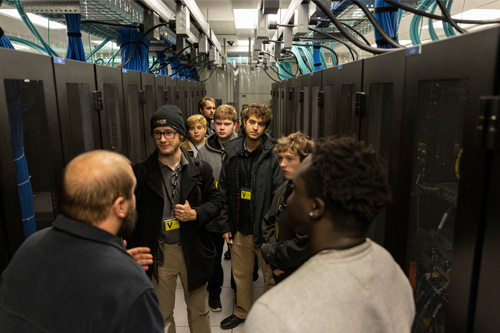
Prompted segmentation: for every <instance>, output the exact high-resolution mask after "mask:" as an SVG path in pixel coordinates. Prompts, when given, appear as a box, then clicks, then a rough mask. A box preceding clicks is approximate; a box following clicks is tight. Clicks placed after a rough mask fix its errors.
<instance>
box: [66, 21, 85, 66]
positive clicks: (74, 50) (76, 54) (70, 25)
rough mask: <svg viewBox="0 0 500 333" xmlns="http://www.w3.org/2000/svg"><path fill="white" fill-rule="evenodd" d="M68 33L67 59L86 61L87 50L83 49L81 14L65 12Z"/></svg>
mask: <svg viewBox="0 0 500 333" xmlns="http://www.w3.org/2000/svg"><path fill="white" fill-rule="evenodd" d="M64 16H65V18H66V27H67V31H68V32H67V35H68V48H67V51H66V59H73V60H78V61H83V62H85V51H84V50H83V43H82V33H81V30H80V24H81V20H82V15H81V14H65V15H64Z"/></svg>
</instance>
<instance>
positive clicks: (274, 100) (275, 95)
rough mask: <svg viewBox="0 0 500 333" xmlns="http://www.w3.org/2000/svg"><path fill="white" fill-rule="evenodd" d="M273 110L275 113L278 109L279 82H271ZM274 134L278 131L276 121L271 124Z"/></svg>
mask: <svg viewBox="0 0 500 333" xmlns="http://www.w3.org/2000/svg"><path fill="white" fill-rule="evenodd" d="M271 110H272V111H273V114H275V113H276V110H278V83H277V82H274V83H272V84H271ZM271 128H272V132H273V135H274V134H275V133H277V132H278V125H277V124H276V122H275V121H273V122H272V125H271Z"/></svg>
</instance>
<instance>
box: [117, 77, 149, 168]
mask: <svg viewBox="0 0 500 333" xmlns="http://www.w3.org/2000/svg"><path fill="white" fill-rule="evenodd" d="M122 77H123V90H124V102H125V123H126V136H127V145H128V147H129V149H128V152H129V153H128V158H129V159H130V161H132V164H135V163H138V162H140V161H142V160H143V159H145V158H146V145H145V136H144V112H143V105H144V103H145V99H146V95H145V93H143V91H142V90H141V72H136V71H132V70H123V71H122Z"/></svg>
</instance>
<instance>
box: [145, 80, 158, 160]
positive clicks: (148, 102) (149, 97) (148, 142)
mask: <svg viewBox="0 0 500 333" xmlns="http://www.w3.org/2000/svg"><path fill="white" fill-rule="evenodd" d="M156 79H157V77H156V75H154V74H150V73H143V72H141V98H142V109H143V126H142V132H143V137H144V139H143V140H144V141H143V142H144V145H145V155H144V157H147V156H149V154H151V153H152V152H153V151H154V149H155V145H154V141H153V138H152V137H151V136H150V135H149V133H150V132H151V129H150V126H149V122H150V120H151V117H152V116H153V113H154V112H155V111H156V109H157V107H156V100H157V99H158V98H157V97H156V94H157V91H158V89H157V87H156V86H155V84H156V81H157V80H156ZM161 98H163V92H162V93H161Z"/></svg>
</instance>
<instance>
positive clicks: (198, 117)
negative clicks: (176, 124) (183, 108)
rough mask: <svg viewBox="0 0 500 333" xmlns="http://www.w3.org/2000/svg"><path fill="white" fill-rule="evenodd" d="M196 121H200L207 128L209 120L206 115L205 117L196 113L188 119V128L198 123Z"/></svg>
mask: <svg viewBox="0 0 500 333" xmlns="http://www.w3.org/2000/svg"><path fill="white" fill-rule="evenodd" d="M196 123H200V124H201V125H202V126H203V127H204V128H205V129H206V128H207V120H206V119H205V117H203V116H202V115H201V114H195V115H192V116H191V117H189V118H188V119H187V120H186V126H187V128H188V130H189V129H190V128H191V127H192V126H194V125H196Z"/></svg>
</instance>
